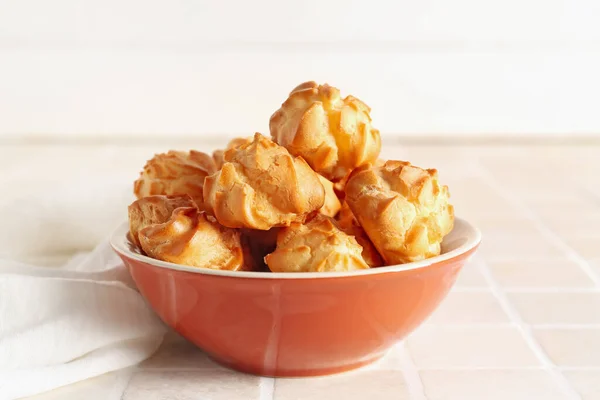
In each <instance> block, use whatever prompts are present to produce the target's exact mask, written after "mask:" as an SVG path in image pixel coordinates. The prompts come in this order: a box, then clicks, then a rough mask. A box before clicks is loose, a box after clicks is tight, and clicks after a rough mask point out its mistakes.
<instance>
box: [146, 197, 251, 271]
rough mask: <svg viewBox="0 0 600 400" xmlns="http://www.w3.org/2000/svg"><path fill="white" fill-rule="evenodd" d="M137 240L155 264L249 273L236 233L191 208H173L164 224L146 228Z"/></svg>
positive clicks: (249, 268)
mask: <svg viewBox="0 0 600 400" xmlns="http://www.w3.org/2000/svg"><path fill="white" fill-rule="evenodd" d="M138 236H139V240H140V244H141V247H142V250H144V252H145V253H146V254H147V255H148V256H150V257H152V258H156V259H157V260H162V261H168V262H172V263H175V264H180V265H187V266H191V267H199V268H210V269H220V270H231V271H243V270H251V269H252V262H245V260H244V250H243V249H242V244H241V241H240V232H239V231H236V230H234V229H229V228H226V227H224V226H221V225H220V224H219V223H218V222H216V221H215V220H214V218H212V217H210V216H208V215H207V214H206V213H205V212H203V211H199V210H198V209H197V208H195V207H182V208H177V209H176V210H175V211H173V214H172V215H171V218H169V220H168V221H166V222H164V223H162V224H154V225H149V226H146V227H144V228H142V229H140V231H139V234H138ZM246 261H247V260H246Z"/></svg>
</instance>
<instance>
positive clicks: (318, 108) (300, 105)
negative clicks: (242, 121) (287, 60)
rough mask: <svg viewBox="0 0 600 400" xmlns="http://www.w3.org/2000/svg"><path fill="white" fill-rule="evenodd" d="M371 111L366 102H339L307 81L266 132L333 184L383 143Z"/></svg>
mask: <svg viewBox="0 0 600 400" xmlns="http://www.w3.org/2000/svg"><path fill="white" fill-rule="evenodd" d="M370 112H371V109H370V108H369V107H368V106H367V105H366V104H365V103H363V102H362V101H360V100H359V99H357V98H355V97H353V96H346V97H345V98H342V97H341V96H340V91H339V90H338V89H336V88H334V87H332V86H329V85H327V84H325V85H318V84H317V83H315V82H305V83H303V84H301V85H299V86H297V87H296V88H294V90H292V92H291V93H290V95H289V97H288V99H287V100H286V101H285V102H284V103H283V104H282V105H281V108H280V109H279V110H277V111H276V112H275V113H274V114H273V115H272V116H271V119H270V122H269V128H270V130H271V136H272V137H273V140H275V142H277V143H279V144H280V145H282V146H284V147H285V148H287V149H288V150H289V152H290V153H292V154H293V155H295V156H301V157H302V158H304V159H305V160H306V162H308V164H309V165H310V166H311V167H312V168H313V169H314V170H315V171H317V172H318V173H320V174H321V175H323V176H325V177H326V178H327V179H329V180H331V181H333V182H336V181H338V180H339V179H342V178H343V177H344V176H345V175H346V174H348V173H349V172H350V171H351V170H352V169H354V168H356V167H358V166H360V165H362V164H366V163H373V162H375V160H376V159H377V156H378V155H379V151H380V150H381V139H380V137H379V131H378V130H377V129H375V128H373V126H372V125H371V116H370Z"/></svg>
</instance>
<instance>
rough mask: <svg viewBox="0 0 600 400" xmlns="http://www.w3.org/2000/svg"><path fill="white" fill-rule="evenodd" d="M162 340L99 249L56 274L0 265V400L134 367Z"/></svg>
mask: <svg viewBox="0 0 600 400" xmlns="http://www.w3.org/2000/svg"><path fill="white" fill-rule="evenodd" d="M165 332H166V327H165V326H164V324H163V323H162V322H161V321H160V320H159V319H158V317H157V316H156V315H155V314H154V313H153V311H152V310H151V309H150V308H149V307H148V305H147V304H146V303H145V301H144V299H143V298H142V297H141V295H140V294H139V293H138V292H137V291H136V289H135V286H134V284H133V282H132V281H131V278H130V276H129V273H128V272H127V270H126V268H125V267H124V265H123V263H122V262H121V261H120V259H119V258H118V257H117V256H116V254H114V252H113V250H112V249H111V248H110V246H109V245H108V243H107V242H105V243H102V244H101V245H99V246H98V247H96V249H95V250H94V251H93V252H92V253H90V254H89V255H88V256H86V257H77V258H76V259H74V260H72V261H71V262H69V263H68V264H67V265H65V266H64V267H62V268H47V267H35V266H31V265H25V264H20V263H16V262H13V261H2V260H0V400H8V399H16V398H20V397H24V396H29V395H33V394H37V393H41V392H44V391H48V390H51V389H54V388H57V387H59V386H63V385H67V384H70V383H74V382H77V381H80V380H84V379H87V378H90V377H93V376H97V375H101V374H103V373H106V372H109V371H114V370H117V369H121V368H125V367H128V366H131V365H134V364H137V363H139V362H140V361H142V360H144V359H146V358H148V357H149V356H150V355H152V354H153V353H154V352H155V351H156V349H157V348H158V346H159V345H160V343H161V342H162V338H163V336H164V333H165Z"/></svg>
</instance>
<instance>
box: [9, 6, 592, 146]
mask: <svg viewBox="0 0 600 400" xmlns="http://www.w3.org/2000/svg"><path fill="white" fill-rule="evenodd" d="M599 21H600V2H599V1H597V0H525V1H522V0H503V1H499V0H493V1H480V0H454V1H442V0H426V1H408V0H396V1H382V0H376V1H357V0H350V1H348V0H331V1H324V0H321V1H315V0H307V1H298V2H285V1H275V0H254V1H242V0H237V1H232V0H229V1H191V0H184V1H160V0H146V1H141V0H135V1H131V0H130V1H117V0H103V1H100V0H90V1H75V0H55V1H43V0H21V1H6V0H0V137H4V138H7V137H17V138H18V137H23V136H24V135H26V134H27V135H34V136H42V137H45V136H56V135H59V136H61V135H66V136H69V137H71V138H73V137H84V138H86V137H98V136H101V137H112V136H122V137H129V136H128V135H139V136H141V137H146V138H148V137H156V136H160V137H162V136H165V135H198V136H199V135H207V136H208V135H215V134H218V135H222V136H233V135H240V134H250V133H252V132H254V131H261V132H267V129H268V119H269V116H270V115H271V113H272V112H273V111H274V110H275V109H277V108H278V106H279V105H280V103H281V102H282V101H283V100H284V99H285V97H286V95H287V93H288V92H289V90H290V89H292V88H293V87H294V86H295V85H296V84H298V83H300V82H302V81H304V80H317V81H319V82H325V81H326V82H329V83H330V84H332V85H335V86H338V87H340V88H341V89H342V92H343V93H342V94H347V93H351V94H353V95H355V96H357V97H359V98H361V99H362V100H364V101H365V102H366V103H367V104H369V105H370V106H371V107H372V108H373V113H372V116H373V119H374V124H375V126H376V127H378V128H379V129H380V130H381V131H382V132H383V133H384V135H386V136H388V137H389V136H391V135H402V136H410V135H417V136H424V135H432V136H438V137H439V136H443V135H458V134H460V135H472V134H477V135H479V134H483V135H488V136H492V135H494V136H496V135H504V134H513V135H525V134H527V135H573V136H574V135H580V136H581V135H589V136H591V135H596V134H598V132H600V112H598V111H599V109H600V22H599Z"/></svg>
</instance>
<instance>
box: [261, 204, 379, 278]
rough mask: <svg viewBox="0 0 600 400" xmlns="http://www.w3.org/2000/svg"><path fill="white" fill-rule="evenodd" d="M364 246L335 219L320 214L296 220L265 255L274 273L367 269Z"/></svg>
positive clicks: (285, 229) (281, 232)
mask: <svg viewBox="0 0 600 400" xmlns="http://www.w3.org/2000/svg"><path fill="white" fill-rule="evenodd" d="M361 252H362V247H361V246H360V245H359V244H358V243H357V242H356V239H355V238H354V237H353V236H350V235H348V234H346V233H344V232H343V231H342V230H341V229H339V227H338V226H337V225H336V223H335V222H334V220H333V219H331V218H329V217H327V216H325V215H322V214H318V215H316V216H315V217H314V218H313V219H312V220H310V221H309V222H307V223H306V224H301V223H293V224H292V225H290V226H289V227H287V228H282V229H281V230H280V231H279V234H278V235H277V248H276V249H275V251H274V252H273V253H271V254H269V255H267V256H266V257H265V262H266V263H267V265H268V266H269V269H270V270H271V271H273V272H341V271H355V270H361V269H367V268H369V266H368V265H367V263H366V262H365V261H364V260H363V258H362V255H361Z"/></svg>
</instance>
